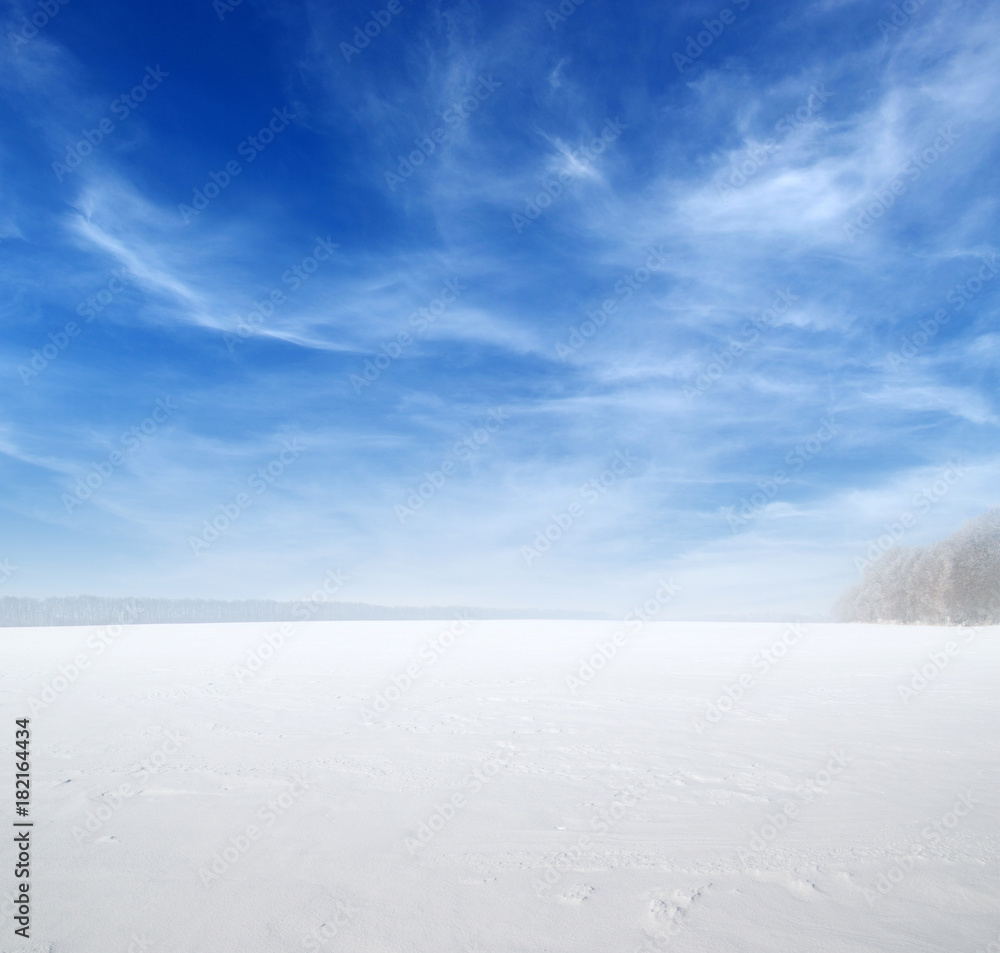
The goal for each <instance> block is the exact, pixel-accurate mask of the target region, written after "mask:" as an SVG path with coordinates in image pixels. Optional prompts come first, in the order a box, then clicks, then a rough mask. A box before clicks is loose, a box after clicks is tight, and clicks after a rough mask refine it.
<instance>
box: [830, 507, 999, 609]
mask: <svg viewBox="0 0 1000 953" xmlns="http://www.w3.org/2000/svg"><path fill="white" fill-rule="evenodd" d="M833 614H834V618H835V619H837V621H840V622H916V623H924V624H927V625H997V624H1000V507H993V508H992V509H990V510H988V511H987V512H985V513H983V514H982V515H980V516H977V517H976V518H975V519H972V520H969V521H968V522H967V523H966V524H965V525H964V526H962V527H961V529H959V530H958V531H957V532H955V533H953V534H952V535H951V536H949V537H948V538H947V539H945V540H943V541H941V542H939V543H933V544H932V545H930V546H894V547H893V548H892V549H889V550H888V551H887V552H886V553H885V554H884V555H883V556H882V557H881V559H879V560H877V561H875V562H872V563H870V564H869V565H868V566H867V567H866V568H865V571H864V576H863V577H862V579H861V582H860V583H859V584H858V585H856V586H853V587H851V588H850V589H848V590H847V592H845V593H844V594H843V595H842V596H841V597H840V599H839V600H838V602H837V604H836V606H835V607H834V611H833Z"/></svg>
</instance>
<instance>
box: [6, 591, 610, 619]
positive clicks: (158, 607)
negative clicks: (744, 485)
mask: <svg viewBox="0 0 1000 953" xmlns="http://www.w3.org/2000/svg"><path fill="white" fill-rule="evenodd" d="M304 607H305V608H307V609H308V611H307V612H306V611H303V609H304ZM456 617H458V618H463V619H567V618H577V619H602V618H605V616H603V615H602V614H600V613H596V612H590V613H588V612H565V611H558V610H546V609H477V608H467V607H464V606H420V607H412V606H376V605H369V604H367V603H364V602H325V603H302V602H277V601H275V600H272V599H240V600H235V601H223V600H217V599H134V598H122V599H115V598H105V597H102V596H59V597H51V598H48V599H32V598H29V597H26V596H5V597H3V598H0V626H44V625H120V624H131V623H135V624H139V625H141V624H144V623H145V624H149V623H199V622H285V621H289V622H291V621H301V620H304V619H308V620H310V621H338V622H339V621H343V622H348V621H365V620H371V621H379V620H397V619H398V620H403V619H454V618H456Z"/></svg>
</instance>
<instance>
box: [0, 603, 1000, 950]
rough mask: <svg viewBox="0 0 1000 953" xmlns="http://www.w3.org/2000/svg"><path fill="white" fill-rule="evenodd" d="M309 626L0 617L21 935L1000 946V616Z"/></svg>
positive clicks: (122, 945)
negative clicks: (20, 852) (98, 623)
mask: <svg viewBox="0 0 1000 953" xmlns="http://www.w3.org/2000/svg"><path fill="white" fill-rule="evenodd" d="M288 628H289V631H288V633H287V635H280V634H279V635H275V634H274V633H276V632H280V626H278V625H276V624H271V625H265V624H246V625H215V626H198V625H190V626H134V627H126V628H125V629H124V630H117V629H110V630H108V629H99V628H59V629H6V630H2V631H0V647H2V657H3V666H2V674H0V689H2V692H3V695H2V703H3V711H4V715H5V717H4V719H3V723H2V724H3V726H4V727H3V730H2V737H0V743H2V746H3V751H4V756H5V758H6V759H7V763H8V764H9V763H10V762H11V753H12V751H13V742H14V718H15V717H24V716H30V717H31V731H32V773H33V784H34V790H33V800H32V803H31V819H32V820H33V821H34V823H35V825H36V826H35V827H34V828H33V847H32V850H33V856H32V879H31V883H32V886H31V891H30V892H31V895H32V897H33V902H32V913H31V916H32V936H31V939H30V940H29V941H24V940H22V939H20V938H18V937H15V936H14V935H13V926H14V924H13V923H12V921H11V907H10V902H9V895H10V891H11V888H12V887H13V885H14V878H13V872H12V871H13V859H12V854H11V853H10V851H9V847H8V850H7V851H5V852H4V856H6V857H7V858H8V861H9V862H4V864H3V868H4V875H3V880H2V881H0V897H2V898H4V899H3V904H2V914H0V920H2V923H0V929H2V942H0V949H2V950H3V951H4V953H7V951H14V950H30V951H32V953H35V951H49V950H51V951H52V953H117V951H120V953H140V951H142V953H161V951H162V953H209V951H211V953H229V951H231V953H277V951H294V950H302V949H306V950H325V951H331V953H332V951H337V950H345V951H352V953H369V951H370V953H397V951H398V953H424V951H426V953H447V951H474V950H478V951H482V953H515V951H525V953H528V951H532V953H541V951H548V953H556V951H560V953H561V951H565V953H618V951H621V953H634V951H637V950H645V951H662V950H671V951H678V953H685V951H706V953H707V951H739V953H754V951H762V953H763V951H767V953H782V951H788V953H803V951H807V950H808V951H829V953H837V951H848V950H850V951H860V950H864V951H886V953H888V951H899V953H919V951H931V950H933V951H948V953H961V951H969V953H974V951H977V950H984V949H986V948H987V944H989V943H990V942H995V941H997V937H998V930H1000V899H998V898H1000V861H998V846H1000V836H998V833H1000V828H998V824H997V820H998V784H997V781H998V772H997V762H998V753H997V737H998V732H997V729H998V726H1000V719H998V717H997V714H998V711H997V709H998V705H1000V698H998V692H997V686H998V684H1000V638H998V636H1000V630H998V629H997V628H988V629H979V630H974V629H957V628H924V627H902V626H865V625H812V626H806V627H803V628H801V629H794V628H790V627H788V626H783V625H778V624H774V625H757V624H755V625H729V624H725V625H723V624H708V623H648V624H646V625H644V626H642V627H641V628H640V627H639V626H638V625H636V626H634V627H627V626H626V627H619V631H621V632H622V633H623V634H622V635H620V636H619V637H618V639H617V643H616V641H615V640H614V638H613V636H614V633H615V631H616V627H615V626H614V625H613V624H609V623H603V622H579V621H574V622H553V621H544V622H511V621H504V622H470V623H468V624H467V625H466V626H463V625H462V624H458V623H453V622H448V621H445V622H438V623H435V622H392V623H388V622H378V623H308V624H302V625H298V626H295V627H288ZM463 628H464V631H463ZM268 634H271V639H270V642H271V643H274V646H276V647H274V646H272V645H270V644H269V643H268V641H267V639H266V636H268ZM949 643H950V644H949ZM602 644H603V652H604V655H603V656H602V655H600V652H601V645H602ZM594 653H598V657H596V658H595V659H594V661H595V662H599V661H600V660H601V659H602V658H605V657H606V656H610V658H609V659H607V660H606V661H605V662H604V664H603V665H602V666H601V667H600V668H599V669H598V668H595V669H593V670H592V671H593V674H592V675H591V676H589V677H588V670H587V669H586V668H583V669H581V663H582V662H583V661H584V660H585V659H586V658H587V657H590V656H592V655H594ZM931 656H934V657H936V658H937V662H936V663H935V662H928V658H929V657H931ZM943 663H946V664H943ZM925 664H927V665H928V668H927V673H928V676H929V677H927V676H920V677H921V678H924V679H925V681H924V682H921V681H920V680H919V679H918V680H917V681H915V682H912V681H911V680H912V679H913V677H914V672H913V671H912V670H913V669H915V668H917V669H919V668H920V667H921V666H923V665H925ZM942 665H943V668H942ZM251 667H252V669H253V671H251ZM74 668H76V669H77V670H78V673H77V674H76V675H75V676H74ZM935 672H937V674H935ZM567 676H571V677H572V678H574V679H576V680H577V681H576V682H571V681H569V680H568V679H567ZM900 686H903V687H904V688H905V689H907V691H903V692H901V691H900ZM921 686H922V687H921ZM380 694H381V697H382V701H379V700H378V697H379V695H380ZM731 696H736V697H737V700H735V701H732V702H730V701H729V699H730V697H731ZM903 696H905V697H903ZM12 775H13V771H12V770H11V771H10V772H8V774H7V777H8V779H9V781H8V783H9V786H10V788H9V790H10V794H11V795H12V793H13V777H12ZM10 804H13V797H12V796H11V798H10ZM7 813H8V815H10V817H9V820H8V821H7V822H6V823H8V824H9V823H10V821H11V820H13V816H12V815H13V808H12V807H11V808H9V809H8V811H7ZM990 949H993V950H995V949H997V947H996V946H993V947H991V948H990Z"/></svg>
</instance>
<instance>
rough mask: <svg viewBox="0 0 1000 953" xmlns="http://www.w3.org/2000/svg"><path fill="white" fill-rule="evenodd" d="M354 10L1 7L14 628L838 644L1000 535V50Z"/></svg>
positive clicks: (859, 7) (664, 20)
mask: <svg viewBox="0 0 1000 953" xmlns="http://www.w3.org/2000/svg"><path fill="white" fill-rule="evenodd" d="M377 3H378V4H379V5H377V6H374V7H373V5H372V3H371V2H370V0H369V2H366V3H363V4H360V3H340V4H336V5H333V4H319V3H311V2H278V3H266V4H265V3H257V2H254V0H242V2H240V3H237V4H232V3H217V4H215V5H213V4H212V3H211V2H209V0H203V2H197V3H188V2H178V3H175V4H172V5H169V6H156V5H152V6H150V5H145V4H143V5H135V4H131V3H130V4H126V3H119V2H108V3H103V4H98V5H93V4H87V3H85V2H84V0H71V2H68V3H66V4H64V5H63V4H61V3H59V2H58V0H51V2H49V3H47V4H41V5H39V4H31V3H23V4H22V3H15V4H8V5H7V7H6V10H5V13H4V39H3V43H2V44H0V45H2V47H3V52H2V54H0V84H2V93H3V95H2V97H0V123H2V129H3V136H2V140H0V275H2V282H3V292H4V293H3V296H2V299H0V301H2V303H0V320H2V327H3V334H2V343H0V388H2V403H0V478H2V486H3V494H2V497H0V514H2V526H3V529H2V537H0V561H3V560H6V563H5V564H4V565H6V566H7V567H8V568H7V569H6V570H4V578H3V582H2V583H0V595H35V596H44V595H73V594H78V593H92V594H99V595H118V594H123V595H124V594H131V595H150V596H204V597H220V598H243V597H255V596H261V597H273V598H289V599H294V598H298V597H301V596H302V595H304V594H306V593H308V592H309V591H310V590H311V589H312V588H313V587H314V586H315V585H317V584H318V583H319V582H320V581H321V580H322V578H323V577H324V576H325V575H326V573H327V571H328V570H330V569H333V568H339V569H340V570H342V571H343V572H345V573H346V574H347V576H348V582H347V584H346V585H345V586H344V588H343V590H342V592H341V596H342V597H343V598H344V599H348V600H352V601H371V602H379V603H383V604H418V605H427V604H454V603H464V604H472V605H491V606H538V607H548V608H552V607H564V608H575V609H587V610H599V611H606V612H609V613H615V614H618V613H621V612H624V611H625V610H626V609H627V608H628V607H630V606H632V605H635V604H637V603H640V602H642V601H644V600H646V599H648V598H650V597H652V596H653V594H654V593H655V591H656V590H657V588H658V586H659V580H661V579H668V578H671V579H673V580H674V581H675V582H676V584H677V585H678V586H679V588H680V591H679V593H678V594H677V596H676V597H675V599H674V601H673V602H672V603H671V605H670V606H668V607H667V608H666V609H665V610H664V611H663V616H664V617H675V618H678V617H679V618H685V617H701V618H706V617H707V618H711V617H713V616H721V615H728V614H737V615H738V614H743V613H750V614H753V613H757V614H762V615H770V616H771V617H775V618H778V617H782V616H789V615H791V614H798V613H803V614H807V615H822V614H823V613H825V612H826V611H827V610H828V608H829V606H830V604H831V603H832V601H833V600H834V598H835V597H836V596H837V595H838V593H839V592H840V590H841V589H843V588H844V587H845V586H846V585H848V584H850V583H852V582H854V581H856V580H857V578H858V572H859V570H858V559H859V558H865V554H866V553H869V555H870V554H871V546H872V545H873V543H872V541H873V540H877V539H878V538H879V537H880V536H883V537H884V538H886V534H887V533H892V531H893V530H895V536H896V537H898V538H899V540H900V541H902V542H904V543H926V542H928V541H930V540H933V539H937V538H940V537H942V536H944V535H946V534H947V533H949V532H950V531H952V530H953V529H954V528H956V527H957V526H958V525H959V524H960V523H961V522H962V521H963V520H964V519H967V518H969V517H971V516H973V515H975V514H977V513H979V512H981V511H982V510H984V509H985V508H987V507H988V506H989V505H991V504H993V503H996V502H997V485H998V476H1000V452H998V440H997V437H998V416H997V413H998V408H997V370H996V369H997V358H998V356H1000V335H998V333H997V322H996V315H997V302H998V300H1000V299H998V295H997V288H998V286H1000V278H997V271H998V265H997V264H996V262H997V259H996V257H995V256H996V253H997V250H998V249H997V240H996V236H997V222H998V214H997V198H996V196H997V194H998V190H997V178H998V174H1000V171H998V170H1000V161H998V155H997V152H998V149H997V135H996V133H997V129H998V121H997V120H998V103H1000V97H998V87H1000V11H998V8H997V7H996V6H995V5H990V4H988V3H978V2H963V3H949V2H945V0H941V2H935V0H926V2H923V3H918V2H917V0H908V2H907V3H906V4H900V5H898V6H897V5H894V4H885V3H868V2H851V0H827V2H821V3H805V2H796V3H782V2H776V3H768V4H764V3H761V2H759V0H734V2H731V3H729V4H728V5H724V4H723V3H721V2H720V0H716V2H713V3H677V4H673V5H665V4H662V3H641V2H634V3H628V4H618V3H606V2H600V0H583V2H582V3H580V4H579V6H576V5H575V4H573V3H570V2H569V0H565V2H564V3H563V5H562V7H560V6H559V5H558V4H556V3H551V4H549V3H545V2H542V3H514V4H484V5H477V4H475V3H461V2H458V3H436V2H429V3H421V2H418V0H393V3H392V4H391V5H387V4H381V0H377ZM560 10H561V11H562V12H561V13H560ZM372 11H374V12H375V13H376V14H377V15H378V16H377V17H376V18H375V19H373V13H372ZM32 19H34V24H32ZM366 31H367V33H366ZM365 41H367V42H365ZM213 521H214V523H215V525H214V526H213V525H212V523H213ZM886 541H888V538H886ZM875 545H876V547H878V546H879V544H878V543H877V542H876V543H875ZM13 567H17V568H16V569H13Z"/></svg>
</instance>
